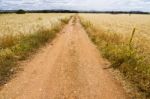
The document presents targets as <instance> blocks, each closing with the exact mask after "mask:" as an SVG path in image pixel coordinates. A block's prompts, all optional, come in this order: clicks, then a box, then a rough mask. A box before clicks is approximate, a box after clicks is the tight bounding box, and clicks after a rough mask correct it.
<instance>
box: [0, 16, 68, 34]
mask: <svg viewBox="0 0 150 99" xmlns="http://www.w3.org/2000/svg"><path fill="white" fill-rule="evenodd" d="M67 16H69V14H57V13H56V14H54V13H52V14H0V36H2V35H5V34H11V35H12V34H20V33H21V34H22V33H23V34H27V33H34V32H36V31H37V30H38V29H39V28H41V27H44V28H48V29H49V28H50V27H51V26H52V25H54V24H56V23H57V22H58V19H60V18H64V17H67Z"/></svg>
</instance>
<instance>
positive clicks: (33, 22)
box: [0, 13, 70, 86]
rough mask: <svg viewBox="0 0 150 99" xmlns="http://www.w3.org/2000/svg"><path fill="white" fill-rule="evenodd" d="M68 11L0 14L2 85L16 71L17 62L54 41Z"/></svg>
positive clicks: (65, 22) (0, 73) (0, 78)
mask: <svg viewBox="0 0 150 99" xmlns="http://www.w3.org/2000/svg"><path fill="white" fill-rule="evenodd" d="M69 16H70V15H69V14H54V13H53V14H0V86H1V85H3V84H5V83H6V82H7V81H8V80H9V79H10V77H11V76H12V74H14V73H15V72H16V69H18V67H17V62H18V61H21V60H25V59H26V58H27V57H29V56H30V55H32V54H31V53H33V52H35V51H36V49H38V48H39V47H41V46H42V45H44V44H45V43H46V42H50V41H52V40H53V39H54V38H55V37H56V33H58V32H59V31H60V30H61V29H62V28H63V26H64V25H65V24H67V23H68V21H69V19H70V17H69Z"/></svg>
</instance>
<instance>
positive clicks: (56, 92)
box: [0, 18, 128, 99]
mask: <svg viewBox="0 0 150 99" xmlns="http://www.w3.org/2000/svg"><path fill="white" fill-rule="evenodd" d="M52 43H53V44H48V45H47V46H46V47H44V48H42V49H41V51H40V52H39V53H37V54H36V55H35V56H34V57H33V59H31V60H30V61H29V62H26V63H24V64H23V65H24V71H22V72H20V73H18V74H17V77H15V78H14V79H12V80H11V81H10V82H9V83H8V84H6V85H5V86H4V88H3V89H2V90H1V91H0V99H128V97H127V94H126V93H125V91H124V89H123V88H122V86H121V85H120V83H118V81H116V80H115V79H114V77H113V76H112V75H111V74H110V73H109V71H107V70H104V69H103V67H104V61H103V59H102V58H101V56H100V55H99V52H98V50H97V49H96V47H95V46H94V45H93V43H92V42H91V41H90V39H89V38H88V35H87V34H86V32H85V30H84V29H83V27H82V26H81V24H80V22H79V19H78V18H77V19H76V22H75V23H74V22H73V19H71V20H70V22H69V24H68V25H66V26H65V28H64V29H63V30H62V31H61V32H60V35H59V36H58V37H57V38H56V39H55V40H54V41H53V42H52Z"/></svg>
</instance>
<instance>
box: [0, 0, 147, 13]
mask: <svg viewBox="0 0 150 99" xmlns="http://www.w3.org/2000/svg"><path fill="white" fill-rule="evenodd" d="M0 9H1V10H15V9H26V10H29V9H30V10H37V9H76V10H100V11H103V10H123V11H131V10H140V11H149V12H150V0H0Z"/></svg>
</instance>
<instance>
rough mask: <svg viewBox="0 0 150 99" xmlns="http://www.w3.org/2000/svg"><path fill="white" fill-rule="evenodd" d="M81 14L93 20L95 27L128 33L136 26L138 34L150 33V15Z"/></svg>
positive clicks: (146, 34)
mask: <svg viewBox="0 0 150 99" xmlns="http://www.w3.org/2000/svg"><path fill="white" fill-rule="evenodd" d="M81 16H83V17H84V18H86V19H88V20H89V21H91V23H92V24H93V25H94V27H97V28H101V29H103V30H105V31H106V32H115V33H121V34H125V35H128V34H129V33H130V34H131V32H132V29H133V28H136V34H138V35H145V36H146V37H147V36H149V35H150V15H128V14H117V15H112V14H81Z"/></svg>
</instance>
